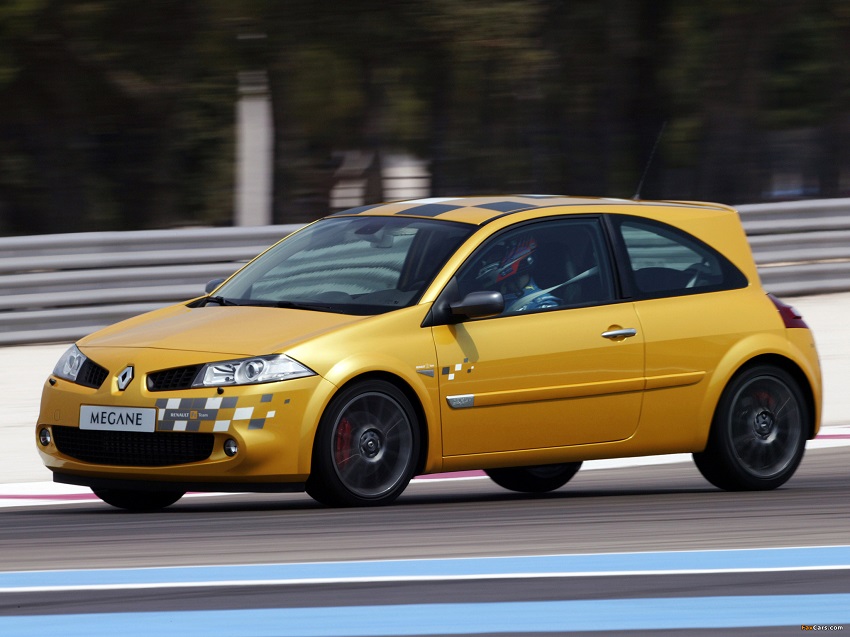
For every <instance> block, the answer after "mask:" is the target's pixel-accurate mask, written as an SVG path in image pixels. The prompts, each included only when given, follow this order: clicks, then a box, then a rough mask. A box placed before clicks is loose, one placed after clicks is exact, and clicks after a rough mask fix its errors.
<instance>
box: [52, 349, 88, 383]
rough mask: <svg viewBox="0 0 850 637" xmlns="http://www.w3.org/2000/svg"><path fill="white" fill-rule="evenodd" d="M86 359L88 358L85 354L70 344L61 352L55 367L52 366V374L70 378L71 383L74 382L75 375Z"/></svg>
mask: <svg viewBox="0 0 850 637" xmlns="http://www.w3.org/2000/svg"><path fill="white" fill-rule="evenodd" d="M87 360H88V359H87V358H86V356H85V354H83V353H82V352H81V351H80V350H79V349H78V348H77V346H76V345H71V347H69V348H68V351H67V352H65V353H64V354H62V358H60V359H59V362H58V363H56V367H54V368H53V375H54V376H57V377H58V378H64V379H65V380H70V381H71V382H72V383H76V382H77V375H78V374H79V373H80V370H81V369H82V368H83V363H85V362H86V361H87Z"/></svg>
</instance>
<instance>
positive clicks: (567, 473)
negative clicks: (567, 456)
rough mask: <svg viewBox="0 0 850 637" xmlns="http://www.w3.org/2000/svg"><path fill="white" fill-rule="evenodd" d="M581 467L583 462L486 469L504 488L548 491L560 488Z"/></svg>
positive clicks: (529, 491) (536, 491) (522, 491)
mask: <svg viewBox="0 0 850 637" xmlns="http://www.w3.org/2000/svg"><path fill="white" fill-rule="evenodd" d="M579 469H581V462H568V463H565V464H542V465H537V466H534V467H509V468H506V469H486V470H485V471H484V473H486V474H487V475H488V476H489V478H490V479H491V480H492V481H493V482H495V483H496V484H498V485H499V486H500V487H502V488H504V489H508V490H509V491H519V492H520V493H546V492H548V491H554V490H555V489H560V488H561V487H562V486H564V485H565V484H567V482H569V481H570V479H571V478H572V477H573V476H574V475H575V474H576V473H578V470H579Z"/></svg>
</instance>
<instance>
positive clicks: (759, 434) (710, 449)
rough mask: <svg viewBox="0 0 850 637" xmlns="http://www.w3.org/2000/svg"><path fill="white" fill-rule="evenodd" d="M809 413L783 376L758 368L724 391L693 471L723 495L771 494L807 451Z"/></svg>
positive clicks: (767, 367)
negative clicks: (744, 493) (740, 493)
mask: <svg viewBox="0 0 850 637" xmlns="http://www.w3.org/2000/svg"><path fill="white" fill-rule="evenodd" d="M809 418H810V417H809V413H808V408H807V405H806V401H805V399H804V398H803V393H802V391H801V390H800V387H799V385H798V384H797V381H795V380H794V379H793V378H792V377H791V375H790V374H788V373H787V372H786V371H784V370H782V369H780V368H778V367H773V366H770V365H759V366H757V367H752V368H750V369H747V370H745V371H743V372H741V373H740V374H738V375H737V376H735V377H734V378H733V379H732V380H731V381H730V382H729V385H727V387H726V388H725V389H724V390H723V394H722V395H721V397H720V401H719V402H718V404H717V409H716V411H715V414H714V420H713V421H712V424H711V432H710V434H709V438H708V444H707V446H706V449H705V451H703V452H701V453H695V454H694V462H696V465H697V469H699V471H700V473H702V475H703V476H704V477H705V479H706V480H708V481H709V482H710V483H711V484H713V485H714V486H716V487H719V488H720V489H725V490H727V491H765V490H769V489H776V488H777V487H779V486H781V485H783V484H785V482H787V481H788V479H789V478H790V477H791V476H792V475H794V472H795V471H796V470H797V467H798V466H799V465H800V461H801V460H802V459H803V452H804V451H805V447H806V438H807V437H808V436H807V433H806V432H807V431H808V427H809V424H810V420H809Z"/></svg>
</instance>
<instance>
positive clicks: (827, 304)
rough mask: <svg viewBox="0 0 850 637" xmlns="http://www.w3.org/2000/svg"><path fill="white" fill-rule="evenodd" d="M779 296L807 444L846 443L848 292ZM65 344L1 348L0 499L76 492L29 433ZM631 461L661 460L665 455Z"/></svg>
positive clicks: (849, 436) (849, 439) (849, 438)
mask: <svg viewBox="0 0 850 637" xmlns="http://www.w3.org/2000/svg"><path fill="white" fill-rule="evenodd" d="M784 300H785V301H786V302H788V303H790V304H792V305H794V306H795V307H796V308H797V309H798V310H799V311H800V312H801V313H802V315H803V318H804V319H805V321H806V322H807V323H808V324H809V326H810V327H811V328H812V330H813V331H814V334H815V341H816V343H817V347H818V353H819V355H820V359H821V368H822V371H823V378H824V408H823V417H822V419H821V422H822V428H821V435H820V440H818V441H814V443H812V442H810V443H809V444H810V445H812V444H820V443H823V444H850V391H847V387H848V386H850V339H847V337H846V336H845V335H844V330H843V328H844V324H845V323H846V322H847V317H848V315H850V292H845V293H839V294H825V295H817V296H807V297H797V298H786V299H784ZM68 345H69V344H68V343H61V344H49V345H26V346H16V347H4V348H0V387H2V388H3V390H4V396H3V400H4V403H5V405H4V408H3V409H0V436H2V441H3V449H4V451H5V452H6V453H5V454H4V455H5V458H4V461H3V462H0V500H2V499H4V498H11V499H17V498H18V497H21V496H23V494H25V493H26V494H29V493H48V492H49V493H55V494H56V495H60V494H63V493H68V494H75V493H78V492H80V491H81V489H80V488H78V487H68V486H67V485H52V483H51V474H50V472H49V471H48V470H47V469H45V468H44V466H43V465H42V463H41V460H40V458H39V456H38V453H37V451H36V443H35V436H34V425H35V423H36V419H37V417H38V411H39V401H40V397H41V391H42V386H43V385H44V383H45V381H46V380H47V377H48V375H49V374H50V372H51V371H52V369H53V366H54V365H55V363H56V361H57V360H58V359H59V357H60V356H61V355H62V353H63V352H64V351H65V350H66V349H67V348H68ZM673 459H674V458H672V457H671V458H669V460H673ZM636 461H637V462H664V461H666V459H662V458H655V459H643V460H636ZM597 462H599V463H608V462H610V461H597ZM617 462H630V461H629V460H628V459H626V460H625V461H617ZM600 466H605V465H602V464H601V465H600ZM48 485H50V486H48ZM82 491H85V490H82ZM16 494H20V495H16ZM60 497H61V496H60ZM7 506H8V504H7Z"/></svg>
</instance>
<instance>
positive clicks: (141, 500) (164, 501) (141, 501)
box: [92, 489, 185, 512]
mask: <svg viewBox="0 0 850 637" xmlns="http://www.w3.org/2000/svg"><path fill="white" fill-rule="evenodd" d="M92 491H93V492H94V494H95V495H96V496H97V497H99V498H100V499H101V500H103V501H104V502H106V504H110V505H112V506H114V507H116V508H118V509H125V510H127V511H135V512H150V511H159V510H161V509H164V508H165V507H167V506H171V505H172V504H174V503H175V502H177V500H179V499H180V498H182V497H183V496H184V495H185V493H184V492H183V491H136V490H133V489H92Z"/></svg>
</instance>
